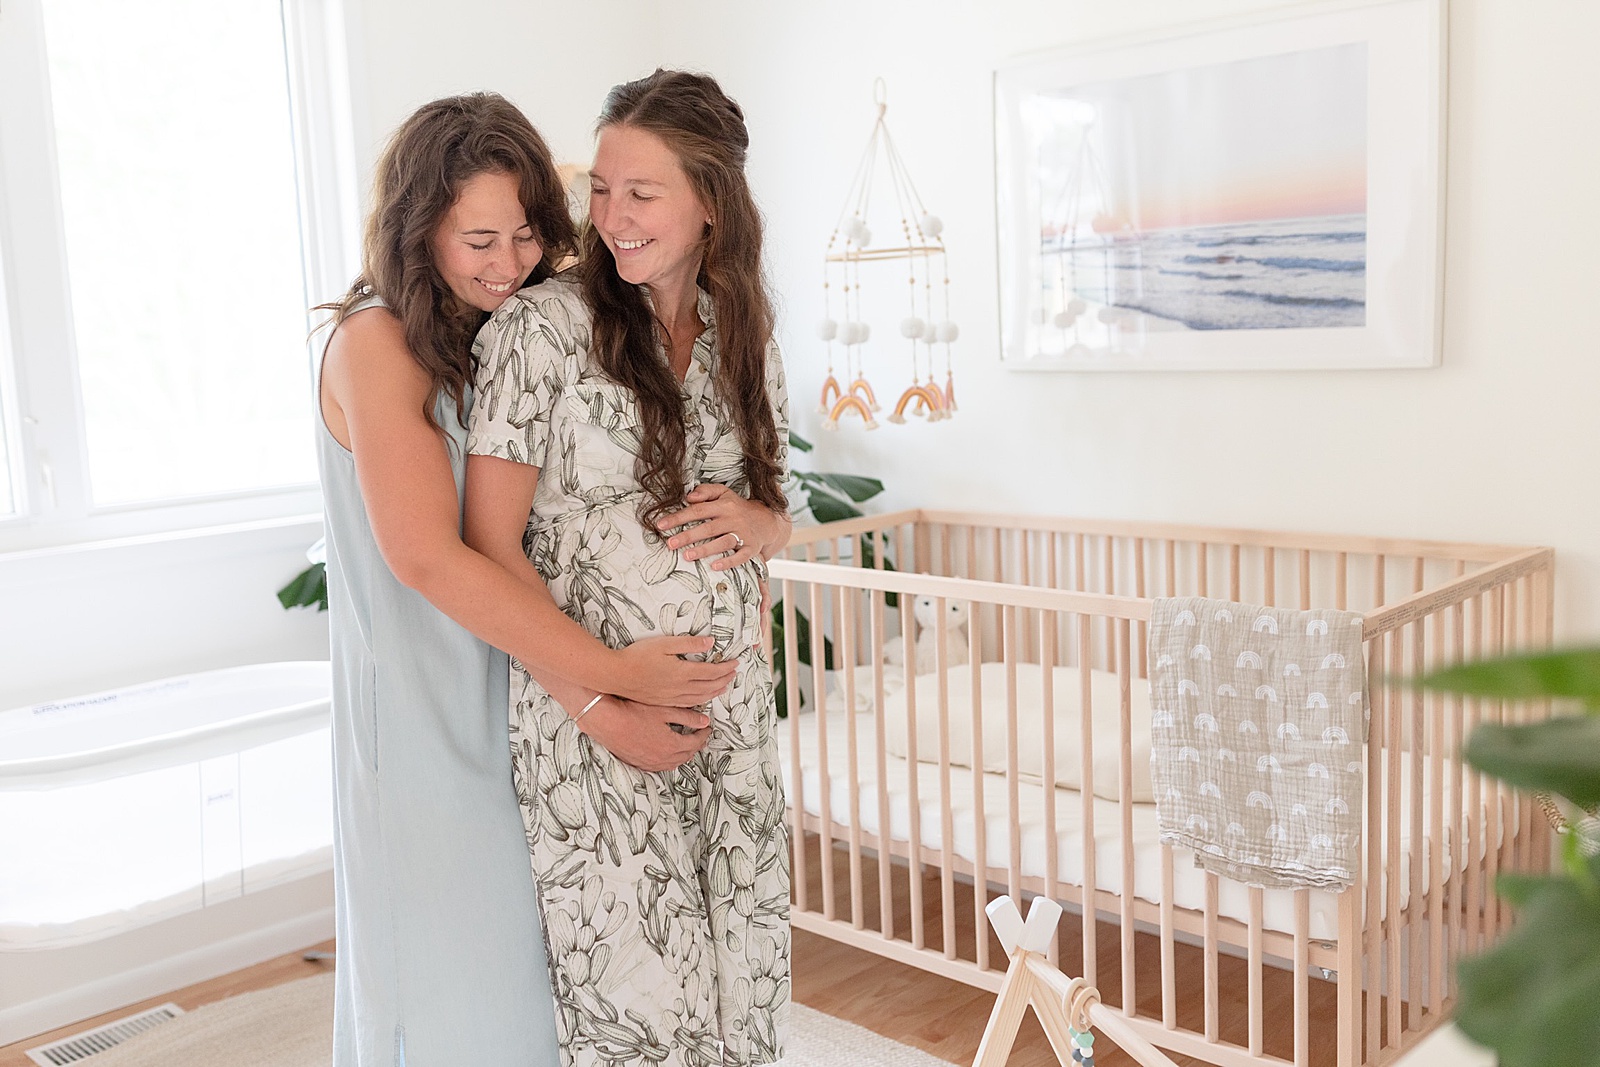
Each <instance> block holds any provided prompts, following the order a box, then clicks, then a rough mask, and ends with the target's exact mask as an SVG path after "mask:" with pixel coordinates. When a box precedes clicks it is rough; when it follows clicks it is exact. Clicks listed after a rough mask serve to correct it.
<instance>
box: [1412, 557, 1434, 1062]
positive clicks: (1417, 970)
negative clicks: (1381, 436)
mask: <svg viewBox="0 0 1600 1067" xmlns="http://www.w3.org/2000/svg"><path fill="white" fill-rule="evenodd" d="M1416 580H1417V582H1419V583H1420V582H1421V581H1422V561H1421V560H1420V559H1419V560H1418V561H1417V573H1416ZM1407 629H1409V630H1410V631H1411V666H1410V670H1408V671H1407V672H1406V674H1407V676H1408V677H1419V676H1421V674H1422V671H1423V654H1424V652H1425V645H1424V640H1423V639H1424V636H1425V635H1424V633H1423V622H1422V620H1420V619H1419V620H1418V621H1416V622H1414V623H1411V624H1410V625H1409V626H1408V627H1407ZM1406 698H1407V701H1408V702H1409V704H1410V710H1411V848H1410V852H1411V901H1410V903H1409V904H1408V905H1407V907H1406V920H1405V929H1406V931H1407V932H1408V933H1409V934H1410V935H1411V937H1410V944H1409V946H1408V952H1409V955H1408V956H1407V960H1408V961H1409V966H1410V978H1411V983H1410V991H1409V995H1408V996H1407V1001H1408V1004H1407V1007H1406V1028H1407V1029H1409V1030H1415V1029H1418V1028H1419V1027H1420V1026H1421V1025H1422V1000H1423V979H1424V978H1425V977H1426V971H1427V966H1426V959H1427V957H1426V956H1424V955H1423V935H1424V934H1425V932H1426V931H1424V929H1423V916H1424V915H1426V914H1427V900H1426V898H1425V897H1424V895H1423V894H1424V892H1425V890H1424V889H1423V885H1424V880H1423V877H1422V876H1423V872H1424V871H1425V870H1426V868H1427V863H1428V856H1427V853H1429V852H1437V851H1438V850H1439V849H1438V845H1437V843H1431V842H1429V840H1428V837H1427V832H1426V829H1425V828H1424V826H1423V822H1422V812H1423V804H1422V801H1423V797H1424V794H1425V790H1424V789H1423V784H1424V782H1423V762H1422V759H1423V755H1424V750H1425V749H1426V747H1427V743H1428V739H1427V723H1426V722H1425V721H1424V719H1423V713H1424V708H1423V693H1422V690H1421V689H1418V688H1416V687H1415V686H1413V687H1411V690H1410V692H1409V693H1407V694H1406ZM1433 781H1434V783H1435V791H1437V783H1438V779H1437V778H1435V779H1434V780H1433ZM1432 887H1433V889H1435V890H1437V889H1438V887H1439V883H1438V882H1433V883H1432Z"/></svg>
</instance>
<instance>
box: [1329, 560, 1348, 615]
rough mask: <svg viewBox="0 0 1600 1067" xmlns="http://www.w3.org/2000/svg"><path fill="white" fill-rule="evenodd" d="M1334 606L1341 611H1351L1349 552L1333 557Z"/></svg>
mask: <svg viewBox="0 0 1600 1067" xmlns="http://www.w3.org/2000/svg"><path fill="white" fill-rule="evenodd" d="M1333 588H1334V601H1333V606H1334V607H1335V608H1337V609H1338V610H1340V611H1347V610H1349V609H1348V607H1347V605H1348V604H1349V603H1350V554H1349V553H1348V552H1339V553H1336V554H1335V555H1334V557H1333Z"/></svg>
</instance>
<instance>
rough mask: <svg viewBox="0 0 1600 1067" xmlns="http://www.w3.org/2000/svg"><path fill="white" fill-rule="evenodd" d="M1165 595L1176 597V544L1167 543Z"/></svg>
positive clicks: (1172, 542) (1172, 541) (1174, 542)
mask: <svg viewBox="0 0 1600 1067" xmlns="http://www.w3.org/2000/svg"><path fill="white" fill-rule="evenodd" d="M1167 595H1168V596H1177V595H1178V542H1177V541H1175V540H1171V539H1169V540H1168V541H1167Z"/></svg>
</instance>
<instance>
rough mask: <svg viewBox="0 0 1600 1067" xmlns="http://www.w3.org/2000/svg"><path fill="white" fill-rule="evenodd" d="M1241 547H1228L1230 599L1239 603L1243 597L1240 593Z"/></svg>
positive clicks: (1236, 545) (1233, 545)
mask: <svg viewBox="0 0 1600 1067" xmlns="http://www.w3.org/2000/svg"><path fill="white" fill-rule="evenodd" d="M1239 551H1240V550H1239V545H1238V544H1237V543H1235V544H1231V545H1229V546H1228V599H1229V600H1233V601H1238V600H1240V599H1241V598H1242V597H1243V595H1244V594H1243V593H1241V592H1240V588H1239V587H1240V581H1241V577H1242V576H1241V575H1240V573H1239Z"/></svg>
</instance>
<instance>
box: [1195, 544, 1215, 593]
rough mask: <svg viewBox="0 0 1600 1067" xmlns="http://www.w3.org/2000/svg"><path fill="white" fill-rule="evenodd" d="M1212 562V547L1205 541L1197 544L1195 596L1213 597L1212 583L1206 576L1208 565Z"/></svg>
mask: <svg viewBox="0 0 1600 1067" xmlns="http://www.w3.org/2000/svg"><path fill="white" fill-rule="evenodd" d="M1210 562H1211V546H1210V545H1208V544H1206V542H1204V541H1200V542H1198V543H1196V545H1195V554H1194V575H1195V578H1194V582H1195V593H1194V595H1195V596H1210V595H1211V582H1210V580H1209V578H1208V577H1207V575H1206V569H1207V565H1208V564H1209V563H1210Z"/></svg>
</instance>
